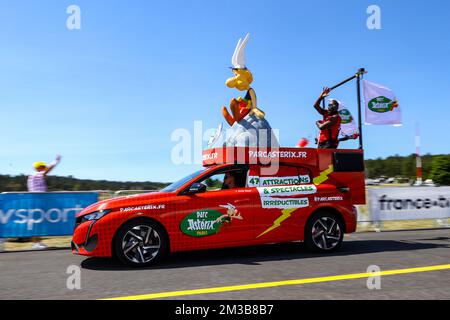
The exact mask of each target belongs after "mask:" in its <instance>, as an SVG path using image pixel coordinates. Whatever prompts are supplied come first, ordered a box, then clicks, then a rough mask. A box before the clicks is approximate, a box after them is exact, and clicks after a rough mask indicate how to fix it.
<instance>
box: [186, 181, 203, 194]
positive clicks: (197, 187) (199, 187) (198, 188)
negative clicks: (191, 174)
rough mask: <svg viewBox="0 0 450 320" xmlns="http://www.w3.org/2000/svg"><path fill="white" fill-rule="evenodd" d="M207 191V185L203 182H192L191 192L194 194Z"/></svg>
mask: <svg viewBox="0 0 450 320" xmlns="http://www.w3.org/2000/svg"><path fill="white" fill-rule="evenodd" d="M205 191H206V186H205V185H204V184H203V183H198V182H195V183H193V184H191V186H190V187H189V191H188V193H189V194H194V193H202V192H205Z"/></svg>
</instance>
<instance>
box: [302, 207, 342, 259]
mask: <svg viewBox="0 0 450 320" xmlns="http://www.w3.org/2000/svg"><path fill="white" fill-rule="evenodd" d="M343 239H344V225H343V223H342V219H341V218H340V217H339V216H337V215H336V214H334V213H330V212H326V211H321V212H317V213H315V214H314V215H313V216H312V217H311V218H310V219H309V220H308V223H307V224H306V228H305V244H306V247H307V248H308V249H309V250H311V251H314V252H332V251H335V250H337V249H338V248H339V247H340V246H341V245H342V241H343Z"/></svg>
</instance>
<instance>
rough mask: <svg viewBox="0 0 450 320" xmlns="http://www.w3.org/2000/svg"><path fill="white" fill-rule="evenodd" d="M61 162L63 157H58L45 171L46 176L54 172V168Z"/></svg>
mask: <svg viewBox="0 0 450 320" xmlns="http://www.w3.org/2000/svg"><path fill="white" fill-rule="evenodd" d="M60 161H61V156H60V155H57V156H56V158H55V161H53V162H52V163H51V164H50V165H49V166H48V168H47V169H46V170H45V172H44V176H46V175H47V174H48V173H49V172H50V171H52V170H53V168H54V167H56V166H57V165H58V163H59V162H60Z"/></svg>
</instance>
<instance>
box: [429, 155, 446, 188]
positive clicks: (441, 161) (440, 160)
mask: <svg viewBox="0 0 450 320" xmlns="http://www.w3.org/2000/svg"><path fill="white" fill-rule="evenodd" d="M430 177H431V179H433V181H434V182H435V183H438V184H440V185H445V186H448V185H450V157H449V156H438V157H435V158H434V159H433V163H432V165H431V174H430Z"/></svg>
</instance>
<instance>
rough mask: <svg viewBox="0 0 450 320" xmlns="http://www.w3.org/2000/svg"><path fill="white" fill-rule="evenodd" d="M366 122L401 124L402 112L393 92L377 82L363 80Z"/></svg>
mask: <svg viewBox="0 0 450 320" xmlns="http://www.w3.org/2000/svg"><path fill="white" fill-rule="evenodd" d="M363 85H364V105H365V109H366V121H365V123H366V124H381V125H382V124H390V125H401V124H402V113H401V110H400V106H399V105H398V101H397V98H396V96H395V93H394V92H392V90H390V89H388V88H386V87H383V86H381V85H379V84H376V83H372V82H369V81H366V80H363Z"/></svg>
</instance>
